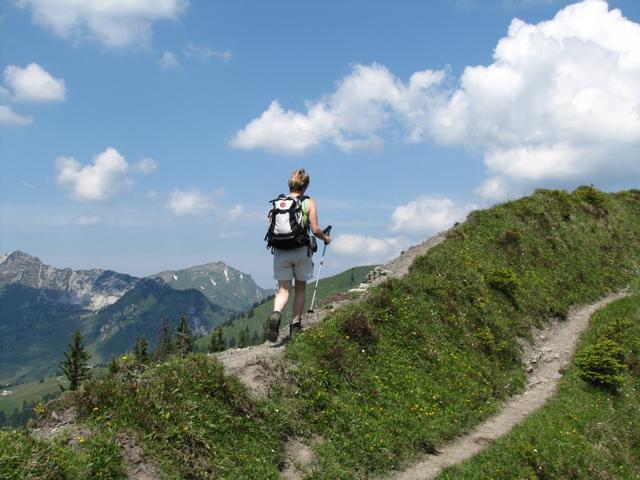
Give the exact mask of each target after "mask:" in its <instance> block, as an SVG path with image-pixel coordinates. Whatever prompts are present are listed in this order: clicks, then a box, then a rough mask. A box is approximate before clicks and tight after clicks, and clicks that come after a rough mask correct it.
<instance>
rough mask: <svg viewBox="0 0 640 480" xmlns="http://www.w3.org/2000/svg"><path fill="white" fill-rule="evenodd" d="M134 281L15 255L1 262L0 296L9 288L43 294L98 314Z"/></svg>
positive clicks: (126, 276)
mask: <svg viewBox="0 0 640 480" xmlns="http://www.w3.org/2000/svg"><path fill="white" fill-rule="evenodd" d="M136 281H137V279H136V278H135V277H132V276H130V275H126V274H122V273H117V272H114V271H111V270H102V269H93V270H77V271H74V270H71V269H70V268H64V269H58V268H55V267H52V266H50V265H45V264H44V263H42V262H41V261H40V260H39V259H38V258H36V257H34V256H31V255H28V254H26V253H24V252H21V251H19V250H18V251H15V252H13V253H11V254H10V255H8V256H6V257H5V259H4V260H3V261H2V262H0V292H1V291H2V289H3V288H5V287H6V286H8V285H16V284H17V285H22V286H25V287H30V288H33V289H40V290H42V291H43V292H42V294H41V295H40V297H42V296H43V295H44V296H46V297H47V298H48V299H49V300H50V301H52V302H56V303H61V304H67V305H76V306H78V307H81V308H83V309H87V310H93V311H95V310H99V309H100V308H103V307H105V306H107V305H110V304H112V303H114V302H115V301H116V300H117V299H118V298H120V297H121V296H122V295H124V294H125V292H127V291H128V290H130V289H131V288H132V287H133V286H134V285H135V283H136Z"/></svg>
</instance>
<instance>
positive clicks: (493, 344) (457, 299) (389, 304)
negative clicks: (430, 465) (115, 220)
mask: <svg viewBox="0 0 640 480" xmlns="http://www.w3.org/2000/svg"><path fill="white" fill-rule="evenodd" d="M639 273H640V191H628V192H621V193H617V194H604V193H602V192H599V191H597V190H595V189H593V188H591V187H581V188H579V189H577V190H576V191H575V192H573V193H567V192H564V191H537V192H536V193H535V194H534V195H532V196H530V197H526V198H523V199H520V200H517V201H513V202H508V203H504V204H501V205H498V206H496V207H493V208H491V209H488V210H485V211H478V212H473V213H472V214H471V215H470V216H469V218H468V220H467V221H466V222H465V223H464V224H462V225H459V226H458V227H456V228H454V229H452V230H451V231H450V232H449V235H448V239H447V240H446V241H445V242H443V243H442V244H440V245H439V246H437V247H435V248H434V249H432V250H431V251H430V252H429V253H428V254H427V255H425V256H423V257H419V258H418V259H417V260H416V262H415V263H414V265H413V266H412V268H411V270H410V272H409V274H408V275H407V276H406V277H405V278H403V279H401V280H392V281H387V282H386V283H384V284H382V285H381V286H379V287H377V288H376V289H374V290H373V291H372V293H371V295H369V297H368V299H367V301H366V302H362V303H360V304H358V305H355V306H350V307H348V308H344V309H341V310H339V311H336V312H333V313H332V314H331V315H330V316H329V318H327V319H326V320H325V321H324V322H322V323H321V324H319V325H318V326H316V327H314V328H312V329H309V330H308V331H306V332H303V334H302V335H300V336H298V337H297V338H296V339H294V340H293V341H292V342H291V343H290V344H289V346H288V348H287V351H286V356H287V358H288V359H289V360H290V361H292V362H293V363H294V364H295V365H296V368H295V369H294V370H292V371H291V372H290V373H289V377H288V378H287V382H286V384H285V385H283V386H282V388H281V389H277V390H276V391H274V392H272V394H271V395H270V396H269V398H267V399H266V400H260V401H257V400H255V399H252V398H251V397H249V396H248V395H247V393H246V390H245V389H244V388H243V387H242V386H241V385H239V384H238V382H237V381H236V380H234V379H233V378H228V377H225V376H224V374H223V373H222V371H221V368H220V366H219V365H218V363H217V362H216V361H215V359H213V358H211V357H205V356H198V355H195V356H192V357H189V358H187V359H185V360H178V359H176V360H172V361H170V362H168V363H166V364H162V365H158V366H151V367H147V368H143V367H141V366H136V365H131V366H125V367H123V371H122V372H121V373H119V374H118V375H117V376H115V377H110V378H106V379H102V380H96V381H93V382H91V383H89V384H87V385H86V386H85V388H84V389H83V390H82V391H81V392H79V393H78V394H77V395H75V396H74V397H73V398H71V399H69V401H73V402H75V403H76V405H77V406H78V408H79V409H80V413H81V416H82V418H83V419H84V420H83V421H84V422H85V425H87V426H89V427H90V428H91V429H93V430H94V431H95V432H96V438H97V439H107V440H108V439H114V438H116V436H117V433H118V432H119V431H122V430H125V429H126V430H127V431H130V432H133V433H135V434H136V435H137V437H138V438H139V441H140V443H141V444H142V445H143V446H144V447H145V449H146V450H147V451H149V452H150V454H151V455H152V456H153V457H154V458H155V459H156V462H157V463H158V464H159V465H161V466H162V468H163V469H164V470H165V471H166V472H168V473H169V474H170V476H171V477H172V478H176V477H182V478H209V477H211V476H216V477H219V478H239V477H242V478H277V477H278V465H279V463H280V461H281V458H282V457H283V454H284V446H285V442H286V439H287V438H288V437H290V436H292V435H296V436H298V437H300V438H302V439H306V441H308V442H309V443H313V445H314V447H313V448H314V453H315V461H314V464H313V465H312V471H311V472H310V474H309V476H308V478H313V479H337V478H343V479H352V478H367V477H371V476H375V475H378V474H381V473H383V472H385V471H388V470H389V469H391V468H393V467H399V466H401V465H403V464H404V463H406V462H409V461H411V460H412V459H414V458H415V457H417V456H418V455H420V454H421V453H422V452H425V451H433V450H434V448H436V447H437V446H438V445H439V444H441V443H442V442H444V441H446V440H448V439H450V438H452V437H454V436H456V435H458V434H460V433H461V432H464V431H465V430H467V429H469V428H471V427H473V426H474V425H475V424H477V423H478V422H480V421H482V420H483V419H485V418H486V417H487V416H488V415H490V414H491V413H493V412H495V411H496V409H497V408H498V407H499V405H500V403H501V402H502V401H503V400H504V399H505V398H506V397H507V396H509V395H511V394H513V393H514V392H517V391H519V390H520V389H522V387H523V380H524V377H525V375H524V372H523V370H522V366H521V364H520V354H519V347H518V343H517V341H516V339H517V337H518V336H527V335H528V334H529V330H530V327H531V326H532V325H540V324H542V323H543V322H544V321H545V319H547V318H549V317H551V316H555V317H560V318H563V317H565V316H566V313H567V311H568V309H569V307H570V306H571V305H574V304H581V303H585V302H589V301H592V300H595V299H597V298H599V297H601V296H603V295H605V294H607V293H609V292H611V291H614V290H617V289H620V288H622V287H624V286H627V285H629V284H630V282H631V281H632V280H633V279H634V278H638V277H639V276H640V275H639ZM628 332H629V335H632V334H633V335H637V330H633V329H630V330H628ZM634 332H635V333H634ZM634 338H637V336H636V337H634ZM107 440H105V442H106V441H107ZM25 443H27V441H26V440H20V438H19V437H16V439H15V443H13V444H11V448H12V449H14V450H15V449H18V448H22V447H21V446H23V445H25ZM2 448H4V449H5V450H6V449H7V448H8V447H7V440H6V437H0V451H1V449H2ZM106 450H108V449H106ZM24 451H25V452H27V447H24ZM247 452H250V453H247ZM29 455H30V454H28V453H25V454H22V455H18V456H17V458H18V459H19V461H17V462H16V465H18V466H16V467H11V468H13V470H11V469H10V468H6V469H5V471H2V470H0V473H3V474H6V472H9V476H8V478H17V476H14V477H11V476H10V474H11V473H12V472H17V471H18V470H19V468H21V467H20V465H25V464H28V462H29V460H30V458H32V457H30V456H29ZM113 455H117V452H116V454H109V455H107V454H105V455H104V457H99V458H104V462H105V463H108V460H112V459H113ZM516 461H517V460H516ZM633 461H635V462H636V463H637V462H638V460H637V457H636V459H635V460H633ZM36 478H37V477H36ZM42 478H43V477H42Z"/></svg>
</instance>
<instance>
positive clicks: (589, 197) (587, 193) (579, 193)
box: [573, 185, 608, 216]
mask: <svg viewBox="0 0 640 480" xmlns="http://www.w3.org/2000/svg"><path fill="white" fill-rule="evenodd" d="M573 193H574V195H575V196H576V197H577V198H578V200H580V201H581V202H584V203H587V204H588V205H590V206H591V207H592V208H591V209H590V211H591V212H592V213H594V214H595V215H596V216H604V215H606V214H607V213H608V210H607V196H606V194H605V193H603V192H601V191H600V190H598V189H597V188H595V187H594V186H593V185H589V186H587V185H581V186H580V187H578V188H576V189H575V191H574V192H573Z"/></svg>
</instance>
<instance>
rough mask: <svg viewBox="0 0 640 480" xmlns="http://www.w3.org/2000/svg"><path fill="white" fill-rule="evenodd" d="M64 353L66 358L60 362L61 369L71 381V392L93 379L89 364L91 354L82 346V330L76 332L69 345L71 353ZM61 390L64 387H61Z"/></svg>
mask: <svg viewBox="0 0 640 480" xmlns="http://www.w3.org/2000/svg"><path fill="white" fill-rule="evenodd" d="M62 353H63V354H64V357H65V358H64V360H62V361H61V362H60V368H62V372H63V373H64V375H65V376H66V377H67V379H68V380H69V390H72V391H73V390H77V389H78V387H79V386H80V384H81V383H82V382H83V381H84V380H86V379H87V378H90V377H91V371H90V370H89V364H88V362H89V358H90V357H91V354H90V353H89V352H87V351H86V350H85V349H84V345H82V335H80V330H76V332H75V333H74V334H73V339H72V341H71V343H70V344H69V352H68V353H67V352H62ZM60 388H63V387H62V386H60ZM63 390H64V388H63Z"/></svg>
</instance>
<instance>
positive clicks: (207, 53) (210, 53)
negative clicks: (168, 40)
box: [184, 42, 232, 62]
mask: <svg viewBox="0 0 640 480" xmlns="http://www.w3.org/2000/svg"><path fill="white" fill-rule="evenodd" d="M184 54H185V56H187V57H192V58H194V57H195V58H200V59H203V60H207V59H209V58H217V59H219V60H223V61H225V62H228V61H229V60H231V57H232V55H231V52H230V51H229V50H215V49H213V48H211V47H209V46H208V45H198V44H197V43H193V42H189V43H187V46H186V47H185V49H184Z"/></svg>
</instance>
